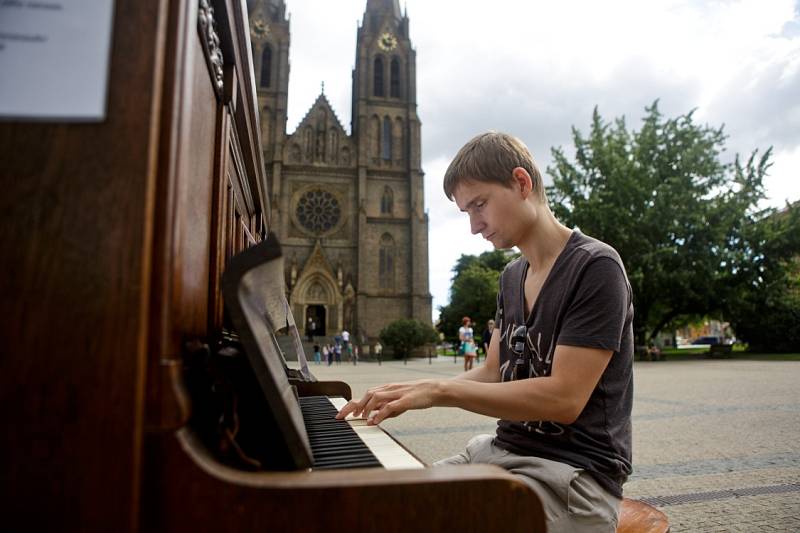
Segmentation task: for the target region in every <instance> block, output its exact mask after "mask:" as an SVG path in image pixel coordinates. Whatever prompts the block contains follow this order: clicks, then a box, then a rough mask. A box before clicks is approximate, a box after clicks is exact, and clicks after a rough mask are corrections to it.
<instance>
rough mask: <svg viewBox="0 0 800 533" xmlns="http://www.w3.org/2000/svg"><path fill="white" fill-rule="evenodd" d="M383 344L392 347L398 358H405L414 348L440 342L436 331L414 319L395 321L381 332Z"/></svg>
mask: <svg viewBox="0 0 800 533" xmlns="http://www.w3.org/2000/svg"><path fill="white" fill-rule="evenodd" d="M380 337H381V342H382V343H383V344H385V345H386V346H390V347H391V348H392V350H393V353H394V356H395V357H396V358H405V357H408V355H409V354H410V353H411V351H412V350H413V349H414V348H417V347H419V346H423V345H425V344H429V343H435V342H436V341H438V340H439V336H438V335H437V334H436V330H435V329H433V328H432V327H431V326H429V325H428V324H425V323H423V322H420V321H419V320H415V319H412V318H402V319H400V320H395V321H394V322H392V323H390V324H389V325H388V326H386V327H385V328H383V329H382V330H381V334H380Z"/></svg>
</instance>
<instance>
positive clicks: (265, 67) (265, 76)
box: [261, 44, 272, 87]
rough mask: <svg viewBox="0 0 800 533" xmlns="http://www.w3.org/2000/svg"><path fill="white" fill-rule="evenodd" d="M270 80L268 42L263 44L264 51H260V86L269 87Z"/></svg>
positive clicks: (270, 67)
mask: <svg viewBox="0 0 800 533" xmlns="http://www.w3.org/2000/svg"><path fill="white" fill-rule="evenodd" d="M271 81H272V47H271V46H270V45H268V44H265V45H264V51H263V52H261V86H262V87H269V86H270V82H271Z"/></svg>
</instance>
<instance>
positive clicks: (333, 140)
mask: <svg viewBox="0 0 800 533" xmlns="http://www.w3.org/2000/svg"><path fill="white" fill-rule="evenodd" d="M328 145H329V146H328V148H329V150H328V153H329V154H330V158H331V160H333V161H334V162H335V161H336V155H337V154H338V153H339V133H338V132H337V131H336V130H334V129H331V130H329V131H328Z"/></svg>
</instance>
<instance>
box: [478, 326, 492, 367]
mask: <svg viewBox="0 0 800 533" xmlns="http://www.w3.org/2000/svg"><path fill="white" fill-rule="evenodd" d="M493 331H494V320H489V321H488V322H486V329H485V330H483V333H482V334H481V347H482V348H483V357H484V358H486V356H487V355H489V344H490V343H491V342H492V332H493ZM478 362H480V355H479V356H478Z"/></svg>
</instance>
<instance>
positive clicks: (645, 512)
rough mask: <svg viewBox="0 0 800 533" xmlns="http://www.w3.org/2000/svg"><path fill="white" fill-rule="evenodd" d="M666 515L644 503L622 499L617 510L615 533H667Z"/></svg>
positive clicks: (667, 522) (667, 521)
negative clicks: (617, 519) (617, 517)
mask: <svg viewBox="0 0 800 533" xmlns="http://www.w3.org/2000/svg"><path fill="white" fill-rule="evenodd" d="M668 532H669V520H668V519H667V515H665V514H664V513H662V512H661V511H659V510H658V509H656V508H655V507H653V506H652V505H648V504H646V503H644V502H640V501H638V500H630V499H628V498H624V499H623V500H622V504H621V505H620V508H619V522H618V524H617V533H668Z"/></svg>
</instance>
